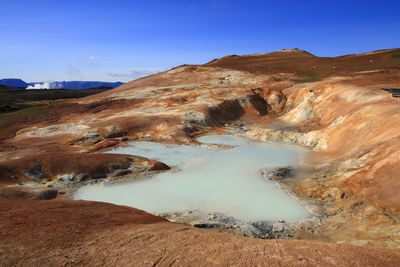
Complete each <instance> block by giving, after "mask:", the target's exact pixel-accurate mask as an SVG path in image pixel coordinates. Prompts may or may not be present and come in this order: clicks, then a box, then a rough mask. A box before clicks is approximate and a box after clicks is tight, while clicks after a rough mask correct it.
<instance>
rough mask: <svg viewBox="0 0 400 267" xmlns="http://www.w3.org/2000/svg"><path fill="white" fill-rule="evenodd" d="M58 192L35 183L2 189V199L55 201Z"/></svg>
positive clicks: (0, 196)
mask: <svg viewBox="0 0 400 267" xmlns="http://www.w3.org/2000/svg"><path fill="white" fill-rule="evenodd" d="M57 194H58V190H57V189H54V188H49V187H46V186H42V185H39V184H35V183H27V184H22V185H20V184H17V185H8V186H3V187H0V199H53V198H55V197H56V196H57Z"/></svg>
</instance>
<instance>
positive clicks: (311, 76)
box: [294, 71, 321, 83]
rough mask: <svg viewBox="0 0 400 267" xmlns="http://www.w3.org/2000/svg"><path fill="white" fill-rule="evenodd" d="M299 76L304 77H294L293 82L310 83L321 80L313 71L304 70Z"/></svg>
mask: <svg viewBox="0 0 400 267" xmlns="http://www.w3.org/2000/svg"><path fill="white" fill-rule="evenodd" d="M301 76H303V77H304V79H296V80H294V82H295V83H312V82H318V81H320V80H321V78H320V77H319V75H318V74H317V73H315V72H312V71H310V72H304V73H302V74H301Z"/></svg>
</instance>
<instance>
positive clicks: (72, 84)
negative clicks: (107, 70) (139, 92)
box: [27, 81, 123, 90]
mask: <svg viewBox="0 0 400 267" xmlns="http://www.w3.org/2000/svg"><path fill="white" fill-rule="evenodd" d="M28 85H29V87H28V88H27V89H72V90H83V89H88V88H94V87H112V88H115V87H118V86H120V85H123V83H121V82H98V81H68V82H67V81H64V82H38V83H29V84H28Z"/></svg>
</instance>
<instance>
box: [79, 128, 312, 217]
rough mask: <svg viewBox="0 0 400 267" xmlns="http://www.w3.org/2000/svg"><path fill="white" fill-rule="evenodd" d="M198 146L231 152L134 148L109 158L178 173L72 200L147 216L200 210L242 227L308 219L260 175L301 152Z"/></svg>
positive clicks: (238, 141) (235, 141)
mask: <svg viewBox="0 0 400 267" xmlns="http://www.w3.org/2000/svg"><path fill="white" fill-rule="evenodd" d="M198 140H199V141H200V142H202V143H205V144H224V145H231V146H233V147H232V148H224V149H216V148H211V147H210V146H207V145H202V146H189V145H165V144H159V143H153V142H134V143H132V144H131V146H130V147H125V148H118V149H116V150H113V151H110V152H109V153H121V154H133V155H139V156H144V157H149V158H153V159H157V160H159V161H162V162H164V163H166V164H169V165H174V166H177V167H178V169H179V170H178V171H177V170H174V171H168V172H163V173H160V174H157V175H155V176H153V177H152V178H150V179H148V180H141V181H134V182H130V183H125V184H117V185H88V186H85V187H82V188H81V189H80V190H79V191H78V192H77V193H76V195H75V198H76V199H85V200H96V201H104V202H110V203H115V204H120V205H127V206H132V207H135V208H139V209H142V210H145V211H148V212H151V213H163V212H174V211H180V210H186V209H199V210H203V211H207V212H221V213H224V214H226V215H228V216H233V217H236V218H238V219H241V220H245V221H259V220H286V221H296V220H300V219H303V218H306V217H308V216H309V215H310V214H309V213H308V211H307V210H306V209H305V208H304V207H303V206H302V205H301V204H300V203H299V202H298V201H297V200H296V199H294V198H292V197H290V196H289V195H288V194H287V193H285V192H283V191H282V190H281V189H279V187H278V186H277V185H276V184H275V183H274V182H271V181H266V180H265V179H263V178H262V177H261V174H260V169H263V168H266V167H275V166H284V165H296V164H297V163H298V162H299V159H300V158H301V157H302V155H303V154H304V153H305V150H304V149H302V148H299V147H295V146H290V145H283V144H273V143H271V144H269V143H258V142H253V141H249V140H247V139H244V138H240V137H235V136H228V135H210V136H203V137H200V138H199V139H198Z"/></svg>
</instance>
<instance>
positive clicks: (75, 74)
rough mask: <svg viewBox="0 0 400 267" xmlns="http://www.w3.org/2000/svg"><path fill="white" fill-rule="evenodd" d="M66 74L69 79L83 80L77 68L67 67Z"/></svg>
mask: <svg viewBox="0 0 400 267" xmlns="http://www.w3.org/2000/svg"><path fill="white" fill-rule="evenodd" d="M67 74H68V76H69V77H70V78H71V79H77V80H83V79H84V76H83V74H82V72H81V70H80V69H79V68H78V67H75V66H73V65H68V66H67Z"/></svg>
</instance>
